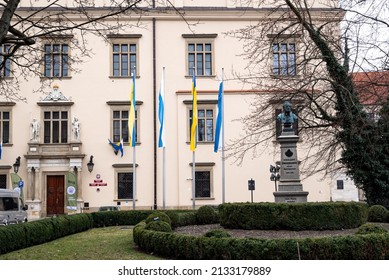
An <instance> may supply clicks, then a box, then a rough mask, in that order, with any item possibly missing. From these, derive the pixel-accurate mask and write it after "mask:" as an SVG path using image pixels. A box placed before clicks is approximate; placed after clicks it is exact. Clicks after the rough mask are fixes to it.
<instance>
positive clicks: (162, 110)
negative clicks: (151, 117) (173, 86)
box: [158, 71, 165, 148]
mask: <svg viewBox="0 0 389 280" xmlns="http://www.w3.org/2000/svg"><path fill="white" fill-rule="evenodd" d="M164 79H165V77H164V71H162V77H161V85H160V86H161V88H160V89H159V97H158V101H159V103H158V120H159V138H158V148H162V147H165V127H164V119H165V80H164Z"/></svg>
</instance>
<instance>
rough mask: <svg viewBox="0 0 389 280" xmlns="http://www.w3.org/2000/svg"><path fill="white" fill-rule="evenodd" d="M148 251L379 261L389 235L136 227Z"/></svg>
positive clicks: (194, 256)
mask: <svg viewBox="0 0 389 280" xmlns="http://www.w3.org/2000/svg"><path fill="white" fill-rule="evenodd" d="M134 241H135V243H136V244H137V245H138V246H139V247H140V248H142V249H143V250H145V251H146V252H147V253H153V254H156V255H159V256H162V257H166V258H174V259H187V260H209V259H215V260H246V259H253V260H297V259H302V260H378V259H389V234H366V235H353V236H342V237H324V238H305V239H255V238H208V237H195V236H189V235H182V234H174V233H166V232H157V231H152V230H147V229H145V223H144V222H142V223H139V224H138V225H136V226H135V228H134Z"/></svg>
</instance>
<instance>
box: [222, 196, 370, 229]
mask: <svg viewBox="0 0 389 280" xmlns="http://www.w3.org/2000/svg"><path fill="white" fill-rule="evenodd" d="M367 212H368V207H367V205H366V204H364V203H360V202H308V203H271V202H262V203H225V204H222V205H219V217H220V224H221V225H222V226H223V227H225V228H238V229H247V230H250V229H263V230H265V229H266V230H267V229H272V230H274V229H275V230H278V229H288V230H332V229H346V228H357V227H359V226H360V225H362V224H364V223H366V221H367Z"/></svg>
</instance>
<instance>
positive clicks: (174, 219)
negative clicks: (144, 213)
mask: <svg viewBox="0 0 389 280" xmlns="http://www.w3.org/2000/svg"><path fill="white" fill-rule="evenodd" d="M163 212H164V213H165V214H166V215H168V216H169V218H170V220H171V224H170V225H171V227H172V228H176V227H178V225H179V219H180V218H179V215H178V213H177V211H174V210H166V211H163Z"/></svg>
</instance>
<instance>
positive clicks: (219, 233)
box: [204, 229, 231, 238]
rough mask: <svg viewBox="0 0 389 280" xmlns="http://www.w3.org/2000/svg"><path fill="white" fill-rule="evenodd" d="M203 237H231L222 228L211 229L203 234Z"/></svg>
mask: <svg viewBox="0 0 389 280" xmlns="http://www.w3.org/2000/svg"><path fill="white" fill-rule="evenodd" d="M204 236H205V237H216V238H224V237H231V235H230V234H229V233H228V232H227V231H225V230H222V229H213V230H210V231H208V232H207V233H205V234H204Z"/></svg>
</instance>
